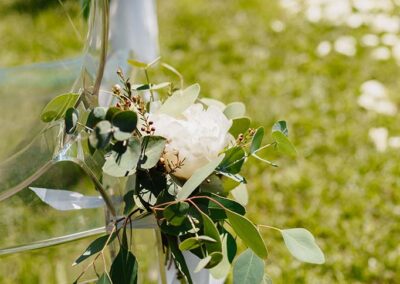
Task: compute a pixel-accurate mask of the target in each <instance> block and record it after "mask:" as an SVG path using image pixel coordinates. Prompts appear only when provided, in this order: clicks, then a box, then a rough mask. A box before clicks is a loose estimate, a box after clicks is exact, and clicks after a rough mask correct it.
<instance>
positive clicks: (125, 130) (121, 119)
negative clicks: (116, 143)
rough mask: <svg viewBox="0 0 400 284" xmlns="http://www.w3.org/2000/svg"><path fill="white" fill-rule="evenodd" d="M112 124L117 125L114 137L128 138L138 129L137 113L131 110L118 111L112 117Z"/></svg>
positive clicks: (118, 138)
mask: <svg viewBox="0 0 400 284" xmlns="http://www.w3.org/2000/svg"><path fill="white" fill-rule="evenodd" d="M112 124H113V125H114V126H115V127H117V130H116V131H115V132H114V138H115V139H117V140H120V141H122V140H126V139H128V138H129V137H130V136H131V135H132V132H133V131H134V130H135V129H136V125H137V114H136V113H135V112H133V111H130V110H125V111H121V112H118V113H116V114H115V115H114V116H113V117H112Z"/></svg>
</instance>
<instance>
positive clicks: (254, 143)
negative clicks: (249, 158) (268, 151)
mask: <svg viewBox="0 0 400 284" xmlns="http://www.w3.org/2000/svg"><path fill="white" fill-rule="evenodd" d="M263 138H264V128H263V127H259V128H258V129H257V130H256V133H255V134H254V136H253V139H252V140H251V145H250V153H251V154H252V153H254V152H256V151H257V150H258V149H260V147H261V143H262V140H263Z"/></svg>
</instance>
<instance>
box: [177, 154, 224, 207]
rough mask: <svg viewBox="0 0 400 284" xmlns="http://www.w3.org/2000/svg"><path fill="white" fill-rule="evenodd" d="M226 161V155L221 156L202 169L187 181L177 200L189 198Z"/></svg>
mask: <svg viewBox="0 0 400 284" xmlns="http://www.w3.org/2000/svg"><path fill="white" fill-rule="evenodd" d="M223 159H224V155H221V156H219V157H217V158H215V159H214V160H212V161H211V162H209V163H208V164H207V165H205V166H203V167H201V168H200V169H198V170H197V171H195V172H194V174H193V175H192V176H191V177H190V179H188V180H187V181H186V183H185V184H184V185H183V187H182V189H181V190H180V191H179V193H178V195H177V199H179V200H182V199H186V198H188V197H189V196H190V195H191V194H192V192H193V191H194V190H195V189H196V188H197V187H198V186H199V185H200V184H201V183H202V182H203V181H204V180H205V179H206V178H207V177H208V176H209V175H211V174H212V173H213V172H214V170H215V169H216V168H217V166H218V165H219V164H220V163H221V162H222V160H223Z"/></svg>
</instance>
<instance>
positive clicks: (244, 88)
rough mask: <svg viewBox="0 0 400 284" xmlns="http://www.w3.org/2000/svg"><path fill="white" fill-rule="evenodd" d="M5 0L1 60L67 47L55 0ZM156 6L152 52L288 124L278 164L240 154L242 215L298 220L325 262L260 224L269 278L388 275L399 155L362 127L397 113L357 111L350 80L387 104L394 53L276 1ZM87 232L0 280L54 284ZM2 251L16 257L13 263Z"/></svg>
mask: <svg viewBox="0 0 400 284" xmlns="http://www.w3.org/2000/svg"><path fill="white" fill-rule="evenodd" d="M31 2H32V3H33V2H34V1H31ZM48 2H51V1H48ZM72 2H73V1H72V0H69V1H66V2H65V3H71V8H69V9H70V10H69V11H70V15H73V16H75V17H79V11H78V10H76V9H75V8H74V7H75V6H74V5H73V4H72ZM10 3H11V4H10ZM12 3H14V2H13V1H5V2H1V3H0V14H1V15H2V20H1V22H0V38H2V41H1V42H0V46H1V52H0V64H1V65H2V66H13V65H16V64H22V63H30V62H34V61H42V60H49V59H52V55H54V57H55V58H59V57H60V56H65V57H68V56H70V55H72V54H74V52H76V50H77V49H78V48H79V46H80V44H81V42H80V41H79V40H78V39H77V37H76V36H75V35H74V34H73V32H72V31H71V29H70V27H69V26H68V22H67V21H64V22H65V23H64V24H65V26H62V25H56V24H55V23H59V21H57V17H59V16H60V15H61V14H57V13H55V12H54V9H60V8H59V6H58V5H50V6H47V4H43V5H44V6H43V7H42V8H41V9H42V10H41V11H40V13H35V11H30V10H29V9H32V7H30V8H29V7H28V8H26V7H25V8H24V7H23V8H21V7H20V6H18V5H17V6H15V4H12ZM21 3H22V1H21ZM44 3H45V2H44ZM33 6H34V5H33ZM21 9H22V10H23V9H25V10H24V11H28V12H26V13H22V12H21ZM58 11H59V13H61V10H58ZM396 12H398V10H393V13H396ZM158 15H159V26H160V43H161V54H162V56H163V59H164V61H166V62H168V63H170V64H172V65H173V66H175V67H176V68H177V69H178V70H179V71H180V72H181V73H182V74H184V76H185V80H186V82H187V84H189V83H192V82H199V83H200V84H201V86H202V95H203V96H210V97H213V98H217V99H221V100H223V101H225V102H231V101H236V100H242V101H244V102H245V103H246V104H247V107H248V113H249V115H250V116H252V117H253V120H254V124H255V125H264V126H265V127H266V128H268V127H270V126H272V124H273V123H274V122H275V121H276V120H278V119H285V120H287V121H288V123H289V126H290V137H291V139H292V140H293V142H294V144H295V145H296V147H297V149H298V152H299V157H298V158H297V159H296V160H290V159H286V158H280V157H278V156H277V157H273V158H276V161H277V162H278V164H279V165H280V167H279V168H278V169H274V168H268V167H267V168H266V167H265V165H263V164H260V163H258V162H257V161H253V163H249V166H247V168H246V173H247V178H248V180H249V184H248V189H249V192H250V197H251V198H250V206H249V208H248V212H249V216H250V217H251V218H252V219H253V220H254V221H255V222H257V223H263V224H268V225H272V226H276V227H280V228H290V227H305V228H307V229H309V230H310V231H311V232H313V234H314V235H315V236H316V238H317V241H318V244H319V245H320V246H321V248H322V249H323V251H324V252H325V255H326V259H327V263H326V264H325V265H322V266H314V265H308V264H303V263H300V262H298V261H296V260H294V259H293V258H292V257H291V256H290V255H289V253H288V252H287V250H286V248H285V247H284V245H283V242H282V240H281V238H280V236H279V235H277V234H276V233H275V232H274V231H265V232H264V237H265V238H266V240H267V244H268V246H269V250H270V258H269V260H268V261H267V265H266V271H267V272H268V274H269V275H270V276H271V278H272V279H273V280H274V283H398V282H399V279H400V245H399V236H400V205H399V201H400V193H399V188H400V179H399V175H400V165H399V162H398V161H399V158H400V155H399V151H398V150H396V149H392V148H388V149H387V151H385V152H378V151H376V149H375V147H374V145H373V143H372V142H371V141H370V139H369V137H368V131H369V129H370V128H372V127H382V126H383V127H386V128H388V129H389V131H390V133H391V134H392V135H399V134H400V125H399V119H400V115H399V114H398V113H396V114H395V115H394V116H383V115H379V114H376V113H374V112H367V111H365V110H363V109H362V108H360V107H359V105H358V104H357V98H358V96H359V94H360V92H359V88H360V85H361V84H362V83H363V82H365V81H367V80H371V79H375V80H379V81H380V82H382V83H383V84H384V85H385V86H386V88H387V90H388V93H389V95H390V97H391V99H392V100H393V101H394V102H395V104H396V105H398V103H399V102H400V96H399V90H400V85H399V78H400V77H399V75H400V72H399V65H398V64H397V62H396V60H395V58H392V57H391V58H389V59H387V60H380V61H379V60H373V59H372V57H371V49H370V48H368V47H365V46H363V45H361V44H360V43H359V39H361V37H362V36H364V35H365V34H368V33H374V31H371V30H370V29H369V28H368V27H365V26H361V27H359V28H356V29H354V28H350V27H348V26H341V25H332V23H329V22H324V21H322V22H318V23H312V22H310V21H308V20H307V19H306V17H305V16H304V14H302V13H300V14H292V13H290V12H289V11H288V10H287V9H285V8H283V7H282V6H281V5H280V2H279V1H278V0H270V1H265V0H231V1H222V0H214V1H200V0H169V1H159V2H158ZM31 21H35V22H39V23H40V25H43V26H42V27H43V31H47V32H49V33H50V34H51V35H52V36H55V37H57V38H59V43H60V44H59V45H58V46H49V47H48V48H49V50H46V49H43V48H42V46H41V45H43V44H44V45H45V44H46V43H45V42H41V41H40V35H39V34H35V33H33V34H24V36H23V37H19V36H16V35H18V33H19V32H18V30H17V29H18V28H20V27H22V26H23V25H26V24H29V23H30V22H31ZM277 21H279V23H280V28H279V27H278V28H277V24H276V23H277ZM342 35H351V36H352V37H354V38H355V39H356V40H357V44H356V48H357V53H356V54H355V55H354V56H345V55H343V54H340V53H337V52H331V53H330V54H328V55H326V56H318V54H317V52H316V48H317V46H318V45H319V43H320V42H321V41H335V40H336V39H337V38H338V37H340V36H342ZM8 37H9V38H10V40H7V38H8ZM35 47H38V48H35ZM87 243H88V241H84V242H83V243H80V245H79V246H78V245H77V246H74V245H70V246H69V247H68V249H63V248H53V249H51V250H49V251H44V252H42V253H39V252H34V253H31V254H24V255H17V256H12V257H8V258H1V259H0V271H1V273H0V282H1V283H62V280H60V279H63V278H62V277H61V276H59V274H60V273H64V274H66V275H68V274H69V273H70V272H69V271H75V272H76V270H73V269H71V268H70V266H68V263H71V260H72V259H74V257H75V256H76V255H77V253H78V252H79V251H80V250H81V249H83V248H84V247H85V245H86V244H87ZM34 256H36V257H34ZM60 258H62V263H61V264H58V266H57V263H58V262H59V261H61V260H60ZM7 262H8V263H12V264H13V265H14V267H15V268H14V271H13V272H12V273H10V271H11V270H10V267H11V266H10V264H6V263H7ZM57 267H58V268H57ZM57 269H58V270H57ZM43 270H44V271H47V272H46V273H45V276H41V275H40V274H41V273H42V272H41V271H43ZM57 271H61V272H57ZM75 272H74V273H75ZM57 273H58V274H57ZM57 275H58V276H57ZM46 277H47V278H46ZM57 277H58V278H57ZM60 277H61V278H60ZM60 281H61V282H60Z"/></svg>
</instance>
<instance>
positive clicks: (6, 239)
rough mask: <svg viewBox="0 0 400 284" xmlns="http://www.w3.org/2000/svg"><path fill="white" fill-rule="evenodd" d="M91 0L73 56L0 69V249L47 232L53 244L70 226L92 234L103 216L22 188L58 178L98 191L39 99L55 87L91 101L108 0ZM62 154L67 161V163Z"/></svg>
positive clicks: (104, 39)
mask: <svg viewBox="0 0 400 284" xmlns="http://www.w3.org/2000/svg"><path fill="white" fill-rule="evenodd" d="M91 3H92V4H91V7H90V15H89V18H88V19H87V21H86V23H87V28H86V29H83V30H87V34H88V36H87V39H86V43H85V44H84V45H82V47H81V48H80V50H81V51H80V54H79V52H78V54H77V55H76V57H75V58H73V59H66V60H58V61H53V62H48V63H36V64H32V65H27V66H20V67H12V68H2V69H0V75H1V77H0V109H1V112H0V122H2V127H1V130H0V133H1V134H2V137H4V138H3V139H2V140H1V144H0V210H1V211H2V216H3V218H2V221H1V223H2V224H1V231H2V232H1V233H2V234H0V254H6V253H10V252H12V250H11V251H10V250H7V249H8V248H16V247H18V246H25V247H26V248H33V247H29V246H27V245H29V244H32V243H35V242H39V241H44V243H43V244H42V246H44V245H45V244H46V240H48V242H47V244H48V245H52V244H55V243H54V238H59V237H60V238H61V239H60V242H61V241H62V237H66V238H64V241H67V240H69V241H70V240H72V237H71V236H73V235H74V234H75V237H76V238H79V237H80V236H79V233H82V236H84V235H85V234H86V235H87V234H88V232H90V231H92V232H93V234H95V233H96V230H94V229H98V230H100V229H99V228H104V218H101V217H99V216H104V213H103V211H104V210H103V208H99V209H93V210H85V211H81V212H79V211H72V212H57V211H56V210H54V209H53V208H50V207H48V206H46V205H45V204H40V200H39V199H38V198H37V197H36V196H35V194H32V193H33V192H32V191H31V190H29V188H28V186H32V185H35V184H37V185H40V186H41V187H56V188H57V187H58V186H59V184H60V183H62V185H63V187H65V188H68V189H69V190H77V191H78V192H79V191H81V192H82V193H85V191H88V190H89V189H90V190H92V194H98V193H97V192H95V191H94V187H93V184H92V183H91V182H90V181H88V179H87V178H86V181H84V180H85V176H86V172H85V170H83V169H79V166H74V164H77V163H76V162H74V160H73V159H74V158H75V159H76V157H70V156H68V155H66V152H68V149H69V148H70V147H71V146H72V145H74V144H76V141H77V137H70V138H68V139H66V138H65V136H64V134H63V123H62V122H53V123H51V124H44V123H42V122H41V121H40V112H41V110H42V109H43V107H44V106H45V105H46V104H47V102H49V101H50V100H51V99H52V98H54V97H55V96H57V95H59V94H62V93H67V92H78V93H81V94H82V95H81V96H82V101H83V102H84V104H86V105H87V106H88V107H89V106H90V105H93V104H94V103H95V102H96V101H97V93H98V90H99V88H100V83H101V77H102V73H103V69H104V61H105V56H106V45H107V34H108V20H107V15H108V2H107V1H106V0H97V1H91ZM76 5H79V3H78V2H77V4H76ZM39 17H40V16H39ZM60 20H65V21H70V20H71V18H68V17H67V18H66V19H60ZM81 20H82V21H84V20H83V19H81ZM72 24H73V23H72ZM44 38H46V35H44ZM63 161H70V162H68V163H69V165H65V162H63ZM77 169H79V170H77ZM61 181H62V182H61ZM99 213H100V214H99ZM67 221H68V222H67ZM57 222H59V223H60V224H59V225H57V224H56V223H57ZM40 224H41V225H40ZM93 230H94V231H93ZM103 231H104V229H103ZM76 234H78V235H76ZM68 236H70V237H71V238H69V237H68Z"/></svg>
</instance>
